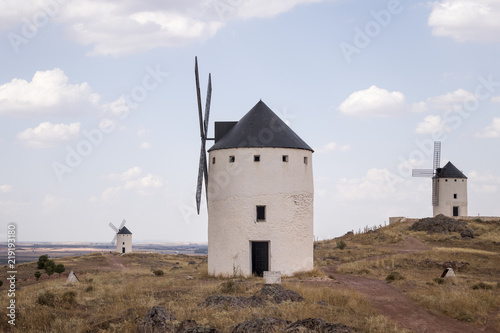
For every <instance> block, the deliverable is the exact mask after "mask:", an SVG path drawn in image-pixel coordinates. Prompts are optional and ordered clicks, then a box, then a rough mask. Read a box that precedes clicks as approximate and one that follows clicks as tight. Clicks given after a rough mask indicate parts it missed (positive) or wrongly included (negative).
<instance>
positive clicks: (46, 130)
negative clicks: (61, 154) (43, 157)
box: [17, 122, 81, 148]
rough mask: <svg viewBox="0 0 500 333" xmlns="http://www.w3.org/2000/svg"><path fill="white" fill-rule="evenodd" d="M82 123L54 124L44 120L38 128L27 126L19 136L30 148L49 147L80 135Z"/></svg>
mask: <svg viewBox="0 0 500 333" xmlns="http://www.w3.org/2000/svg"><path fill="white" fill-rule="evenodd" d="M80 127H81V125H80V123H71V124H52V123H50V122H44V123H41V124H40V125H38V126H37V127H36V128H27V129H25V130H24V131H22V132H21V133H19V134H18V135H17V138H18V139H19V140H20V141H21V142H22V143H23V144H24V145H25V146H26V147H30V148H47V147H52V146H56V145H58V144H60V143H61V142H64V141H69V140H72V139H74V138H76V137H78V135H79V133H80Z"/></svg>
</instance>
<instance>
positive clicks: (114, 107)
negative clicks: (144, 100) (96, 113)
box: [101, 96, 137, 117]
mask: <svg viewBox="0 0 500 333" xmlns="http://www.w3.org/2000/svg"><path fill="white" fill-rule="evenodd" d="M101 108H102V110H103V112H104V113H106V114H107V115H108V116H111V117H118V116H121V117H125V116H126V115H128V113H129V112H130V111H132V110H134V109H136V108H137V106H134V105H132V104H131V105H129V104H127V101H125V98H124V97H123V96H120V97H118V99H117V100H115V101H113V102H110V103H105V104H103V105H102V107H101Z"/></svg>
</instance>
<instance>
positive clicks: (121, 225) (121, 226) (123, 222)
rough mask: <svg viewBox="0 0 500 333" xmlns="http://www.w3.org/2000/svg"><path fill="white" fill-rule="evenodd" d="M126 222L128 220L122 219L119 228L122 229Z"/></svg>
mask: <svg viewBox="0 0 500 333" xmlns="http://www.w3.org/2000/svg"><path fill="white" fill-rule="evenodd" d="M126 222H127V221H125V220H123V221H122V224H120V227H119V228H118V230H121V229H122V228H123V226H124V225H125V223H126Z"/></svg>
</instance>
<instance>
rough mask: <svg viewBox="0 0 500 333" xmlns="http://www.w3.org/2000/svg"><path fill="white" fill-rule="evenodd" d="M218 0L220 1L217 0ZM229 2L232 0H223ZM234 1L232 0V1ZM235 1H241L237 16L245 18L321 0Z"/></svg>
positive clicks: (268, 14) (267, 14)
mask: <svg viewBox="0 0 500 333" xmlns="http://www.w3.org/2000/svg"><path fill="white" fill-rule="evenodd" d="M212 2H217V0H215V1H212ZM218 2H221V1H220V0H218ZM225 2H227V3H231V2H232V1H225ZM233 2H234V1H233ZM236 2H240V3H241V7H240V8H238V13H239V16H241V17H245V18H252V17H272V16H276V15H278V14H281V13H284V12H287V11H289V10H290V9H292V8H293V7H295V6H297V5H299V4H303V3H317V2H322V0H288V1H283V0H247V1H243V0H238V1H236Z"/></svg>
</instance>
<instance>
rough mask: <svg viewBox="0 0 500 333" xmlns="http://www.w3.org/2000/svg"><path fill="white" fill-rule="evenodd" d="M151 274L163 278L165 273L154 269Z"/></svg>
mask: <svg viewBox="0 0 500 333" xmlns="http://www.w3.org/2000/svg"><path fill="white" fill-rule="evenodd" d="M153 274H154V275H156V276H163V275H164V274H165V272H164V271H162V270H161V269H155V270H154V271H153Z"/></svg>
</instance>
